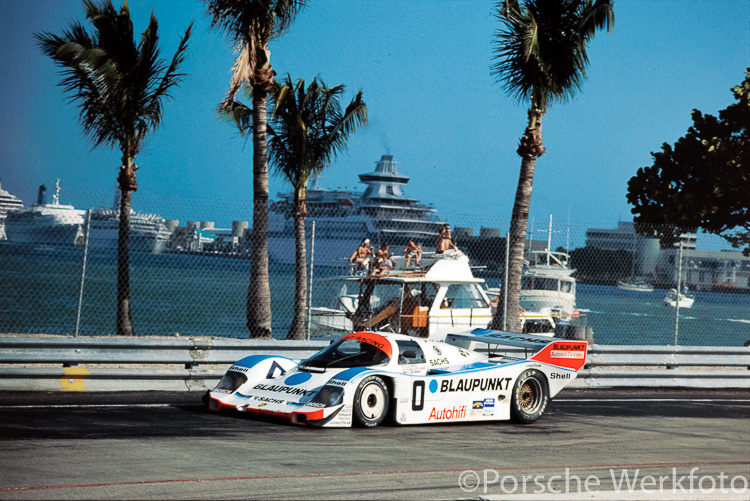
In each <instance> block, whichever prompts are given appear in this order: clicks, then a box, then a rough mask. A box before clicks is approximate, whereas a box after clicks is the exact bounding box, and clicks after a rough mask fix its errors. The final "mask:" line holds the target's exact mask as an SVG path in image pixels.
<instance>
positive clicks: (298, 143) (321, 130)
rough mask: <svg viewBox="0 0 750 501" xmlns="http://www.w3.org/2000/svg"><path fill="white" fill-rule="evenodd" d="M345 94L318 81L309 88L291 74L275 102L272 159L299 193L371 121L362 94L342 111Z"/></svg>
mask: <svg viewBox="0 0 750 501" xmlns="http://www.w3.org/2000/svg"><path fill="white" fill-rule="evenodd" d="M343 91H344V86H343V85H339V86H335V87H330V88H329V87H326V85H325V83H324V82H323V81H322V80H319V79H318V78H315V79H313V80H312V82H310V84H309V85H306V83H305V81H304V80H302V79H298V80H297V81H296V82H292V79H291V77H289V75H287V76H286V78H285V79H284V80H283V81H282V82H280V86H279V88H278V90H277V91H276V93H275V94H274V96H273V98H272V100H271V104H270V109H271V118H270V119H269V125H271V126H272V128H273V132H272V133H270V134H269V136H270V137H269V141H268V149H269V160H270V163H271V165H272V167H273V169H274V171H275V172H276V173H277V174H280V175H282V176H284V177H285V178H286V179H287V180H288V181H289V182H290V183H291V184H292V186H294V187H295V189H299V188H300V187H301V186H303V185H306V183H307V181H308V180H309V178H310V175H311V174H312V173H313V172H319V171H321V170H323V169H324V168H325V167H326V166H327V165H328V164H329V163H330V161H331V160H332V158H334V157H335V156H337V155H338V154H339V153H341V152H342V151H344V150H345V148H346V143H347V140H348V137H349V135H350V134H351V133H353V132H354V131H355V130H356V129H357V128H358V127H359V126H362V125H366V123H367V107H366V105H365V103H364V101H363V99H362V91H359V93H358V94H357V96H356V97H355V98H354V99H353V100H352V102H351V103H350V104H349V105H348V106H347V108H346V111H344V112H342V110H341V103H340V97H341V95H342V93H343Z"/></svg>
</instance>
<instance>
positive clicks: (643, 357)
mask: <svg viewBox="0 0 750 501" xmlns="http://www.w3.org/2000/svg"><path fill="white" fill-rule="evenodd" d="M328 344H329V342H328V341H275V340H274V341H254V340H242V339H215V338H207V337H191V338H179V337H176V338H112V337H108V338H93V337H84V338H71V337H40V338H28V337H0V391H132V390H142V391H148V390H152V391H157V390H158V391H205V390H206V389H208V388H212V387H213V386H214V385H216V383H217V382H218V381H219V379H220V378H221V376H223V374H224V372H225V371H226V369H227V367H228V366H229V365H231V364H232V363H233V362H235V361H237V360H239V359H241V358H243V357H245V356H248V355H250V354H253V353H269V354H277V355H281V356H286V357H289V358H306V357H308V356H309V355H312V354H313V353H315V352H317V351H319V350H320V349H322V348H323V347H325V346H327V345H328ZM508 351H509V352H512V351H514V350H508ZM748 369H750V348H747V347H745V348H743V347H737V348H735V347H705V346H697V347H691V346H604V345H591V346H590V348H589V355H588V360H587V364H586V367H585V368H584V369H583V370H581V371H580V372H579V376H578V378H577V379H576V380H575V381H573V382H572V384H571V386H570V387H571V388H607V387H661V388H665V387H672V388H678V387H686V388H750V370H748Z"/></svg>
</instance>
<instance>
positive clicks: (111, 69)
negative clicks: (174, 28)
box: [35, 0, 192, 154]
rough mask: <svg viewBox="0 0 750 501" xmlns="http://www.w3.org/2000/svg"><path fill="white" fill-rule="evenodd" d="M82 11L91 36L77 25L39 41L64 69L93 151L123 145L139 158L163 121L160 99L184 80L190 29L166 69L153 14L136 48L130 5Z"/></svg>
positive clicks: (90, 6)
mask: <svg viewBox="0 0 750 501" xmlns="http://www.w3.org/2000/svg"><path fill="white" fill-rule="evenodd" d="M84 9H85V12H86V18H87V19H88V20H89V22H90V23H91V25H92V26H93V32H92V33H88V32H87V31H86V29H85V28H84V26H83V25H81V24H80V23H73V24H71V25H70V26H69V28H68V29H67V30H64V31H63V32H62V34H61V35H59V36H58V35H53V34H51V33H48V32H42V33H40V34H37V35H35V36H36V39H37V43H38V45H39V47H40V49H41V50H42V52H43V53H44V54H46V55H47V56H49V57H50V58H52V60H53V61H54V62H55V63H56V64H57V65H58V66H60V67H61V68H62V70H61V76H62V79H61V80H60V82H59V85H60V86H62V87H63V89H64V91H65V93H66V94H67V99H68V100H70V101H72V102H73V103H75V104H76V106H77V107H78V109H79V112H80V114H79V121H80V123H81V127H82V130H83V132H84V134H86V135H87V136H89V138H90V139H91V142H92V143H93V147H94V148H96V147H98V146H101V145H107V146H109V147H115V146H120V148H121V149H123V148H127V149H128V151H129V152H130V154H135V153H137V151H138V150H139V149H140V147H141V145H142V143H143V141H144V140H145V138H146V137H147V136H148V134H149V133H150V132H152V131H153V130H155V128H156V127H157V126H158V125H159V123H161V117H162V107H161V106H162V104H161V102H162V99H163V98H164V97H169V90H170V89H171V88H172V87H173V86H174V85H177V84H178V83H179V81H180V79H181V77H182V76H183V75H182V74H180V73H178V72H177V70H178V68H179V66H180V65H181V64H182V62H183V61H184V55H185V51H186V49H187V41H188V38H189V35H190V31H191V27H188V30H187V31H186V33H185V36H184V37H183V38H182V40H181V41H180V44H179V47H178V49H177V52H176V54H175V56H174V57H173V58H172V62H171V64H170V65H169V66H168V67H167V66H166V64H165V63H164V61H163V60H162V59H161V58H160V57H159V49H158V40H159V38H158V22H157V20H156V18H155V17H154V16H153V15H152V16H151V19H150V22H149V25H148V27H147V28H146V30H145V31H144V32H143V34H142V35H141V38H140V43H139V44H138V45H136V43H135V40H134V36H133V23H132V19H131V18H130V11H129V9H128V6H127V3H124V4H123V5H122V7H121V8H120V9H119V11H118V10H117V9H115V7H114V5H113V4H112V2H111V1H110V0H104V1H102V2H99V3H97V2H95V1H93V0H85V1H84ZM191 26H192V25H191Z"/></svg>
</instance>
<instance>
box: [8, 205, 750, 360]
mask: <svg viewBox="0 0 750 501" xmlns="http://www.w3.org/2000/svg"><path fill="white" fill-rule="evenodd" d="M345 195H346V194H345V193H343V192H342V194H341V196H340V197H338V198H336V197H334V199H335V200H336V203H335V204H333V205H331V206H329V207H323V206H319V207H317V208H315V210H311V211H310V217H309V218H308V220H307V222H306V235H307V242H306V243H307V256H308V259H309V260H310V263H309V265H308V276H309V277H310V280H309V282H308V286H309V295H310V297H309V305H308V306H309V308H308V309H309V317H308V320H309V326H310V329H309V334H310V335H311V336H312V337H324V336H330V335H335V334H336V333H337V332H338V333H340V332H342V330H346V329H351V328H352V327H353V326H354V325H356V326H362V325H364V324H362V323H359V324H357V323H355V324H352V321H353V319H355V317H357V315H359V314H362V313H363V312H364V309H363V308H360V307H359V303H360V301H367V305H368V306H370V307H373V308H371V309H370V310H369V311H368V312H367V314H368V315H369V316H368V317H367V319H366V322H369V323H367V325H368V326H373V327H384V328H386V329H391V330H400V331H402V332H411V333H413V334H414V333H416V334H417V335H425V334H426V333H427V332H428V331H429V332H433V331H430V330H429V329H432V328H433V327H434V328H438V327H439V328H440V329H443V328H445V329H463V328H473V327H484V326H486V325H487V324H488V323H489V320H490V319H491V315H492V312H493V311H494V310H495V308H497V307H502V305H503V301H502V298H501V297H500V296H499V295H498V290H499V287H500V284H501V280H502V277H503V273H504V265H505V259H506V256H505V235H504V232H505V231H506V230H505V228H507V227H508V226H507V221H498V220H497V219H492V218H490V217H487V216H476V215H452V216H450V217H443V216H437V215H436V213H435V212H434V211H432V209H431V208H427V207H423V209H424V210H422V211H421V212H419V213H415V212H414V211H413V210H412V211H411V212H410V213H408V214H407V213H403V212H402V213H397V214H395V215H394V214H393V213H392V212H391V213H389V212H388V211H387V210H385V209H384V208H382V207H381V208H378V209H377V210H375V209H373V210H370V211H369V212H367V213H366V214H365V212H366V211H363V210H362V209H361V208H360V209H359V210H355V208H353V206H352V205H350V204H351V203H352V201H351V200H349V199H348V198H347V196H345ZM57 202H58V203H57V204H54V203H52V204H50V203H47V204H41V205H38V206H36V207H35V208H26V209H24V210H23V211H16V212H10V213H9V214H8V216H7V219H5V221H4V228H3V232H2V233H0V236H2V238H3V239H2V240H0V332H1V333H3V334H6V335H7V334H24V333H44V334H60V335H71V334H76V335H80V336H92V335H112V334H113V333H114V330H115V315H116V309H117V305H116V295H117V292H116V288H117V276H116V273H117V258H116V245H117V228H118V218H117V211H116V210H113V209H97V210H93V211H89V212H88V213H87V212H86V211H81V210H77V209H74V208H73V207H72V206H66V205H61V204H60V203H59V200H57ZM149 202H156V200H155V199H153V200H149V199H148V198H147V197H140V196H139V197H138V199H137V202H135V203H136V204H140V206H148V203H149ZM284 203H285V202H283V201H282V202H278V203H276V204H273V205H272V206H271V212H270V217H269V255H270V258H271V272H270V283H271V295H272V305H271V306H272V311H273V327H274V336H275V337H278V338H284V337H285V336H286V332H287V329H288V328H289V325H290V322H291V318H292V307H293V298H294V291H295V279H294V245H295V243H294V236H293V235H294V233H293V221H292V220H291V219H290V218H289V214H290V211H289V210H288V206H285V205H284ZM192 206H194V207H203V206H205V207H208V206H212V207H213V208H214V209H215V208H216V204H213V205H212V204H211V203H209V202H208V201H202V202H201V203H196V204H192ZM219 209H220V210H221V212H222V213H226V214H236V215H244V216H238V217H237V219H241V218H242V217H244V218H245V221H241V220H239V221H235V222H233V223H227V224H226V227H225V228H218V227H217V226H216V224H214V223H211V222H205V221H204V222H201V221H198V220H197V219H196V220H195V221H193V222H189V221H185V222H179V221H176V220H168V219H163V218H162V217H160V216H157V215H153V214H151V215H149V214H141V213H138V212H136V213H134V214H133V215H132V216H131V234H130V238H131V261H130V283H131V305H132V312H133V323H134V328H135V332H136V333H137V334H138V335H142V336H152V335H159V336H163V335H181V336H219V337H237V338H243V337H247V335H248V333H247V329H246V327H245V308H246V304H245V302H246V297H247V288H248V282H249V279H250V261H249V250H250V243H251V234H252V230H251V229H250V228H249V224H248V222H247V220H248V219H250V214H251V206H250V204H249V203H247V204H241V205H240V204H236V205H231V206H230V205H229V204H227V205H226V206H224V207H219ZM157 210H163V211H164V212H162V213H167V212H166V211H168V210H169V208H167V209H164V208H163V207H162V209H157ZM183 213H184V212H183ZM448 222H449V223H451V232H452V235H451V238H452V242H453V243H454V244H455V245H456V247H457V248H458V249H459V251H460V255H465V256H466V257H467V258H468V266H470V268H467V269H468V270H470V271H469V272H468V275H467V274H466V271H467V269H459V268H454V271H453V272H450V271H444V272H441V273H442V275H440V276H439V277H438V276H437V275H436V274H434V276H433V275H430V270H431V269H432V270H437V269H438V268H435V267H432V266H433V265H434V263H436V262H439V261H441V259H442V261H445V260H449V261H450V259H453V261H455V262H456V263H458V262H459V261H461V260H460V259H456V255H454V251H453V249H449V251H448V252H447V253H446V254H443V255H436V254H434V251H435V237H436V236H437V234H438V233H439V232H440V230H441V228H442V227H443V225H444V224H445V223H448ZM613 226H614V225H613ZM87 233H88V238H86V234H87ZM528 234H529V239H528V240H527V250H528V251H529V253H528V255H527V257H528V259H529V260H530V265H531V267H530V268H527V273H526V276H525V277H524V287H523V291H524V292H523V293H522V294H527V296H525V299H524V297H523V296H522V306H523V307H524V310H523V314H524V315H525V316H526V320H525V321H526V322H527V323H528V326H529V327H528V328H527V331H528V332H539V331H538V330H536V331H535V330H534V329H535V328H534V327H532V326H533V325H539V323H541V324H544V322H545V319H547V318H551V322H552V323H553V324H558V325H566V324H574V325H584V326H586V327H588V328H589V329H590V331H591V332H592V333H593V339H594V342H596V343H598V344H653V345H669V344H684V345H725V346H742V345H743V344H745V342H747V341H748V340H750V283H749V280H750V258H747V257H744V256H743V255H742V253H741V252H739V251H737V250H726V249H727V248H728V245H726V244H723V243H722V242H721V241H720V240H718V239H716V238H711V237H708V236H705V235H703V234H698V235H697V236H696V235H695V234H687V235H682V236H681V237H679V238H678V239H677V242H678V243H679V242H681V248H680V245H671V246H664V245H662V244H661V243H660V241H659V240H658V239H657V238H649V237H644V236H642V235H638V234H636V233H635V231H634V228H633V225H632V223H619V224H617V225H616V226H614V227H611V228H604V229H597V228H593V227H591V226H590V225H587V224H585V223H567V222H566V223H554V224H552V222H551V221H546V220H545V221H544V222H540V221H539V220H536V221H530V224H529V229H528ZM364 239H369V240H370V244H371V245H372V246H373V247H374V249H375V251H377V250H378V249H379V248H381V247H382V246H383V245H384V244H389V245H390V247H389V249H388V253H389V254H393V255H394V259H393V262H394V264H395V268H396V269H395V270H390V269H384V270H380V271H377V268H376V269H372V268H370V265H365V267H364V268H363V269H360V270H357V269H356V265H353V264H351V263H350V257H351V256H352V254H353V253H355V251H356V250H357V248H358V246H359V245H360V243H361V242H362V241H363V240H364ZM409 240H412V242H413V243H414V244H417V245H419V246H420V247H421V249H422V252H421V255H420V256H419V260H418V257H417V253H416V252H415V253H413V254H412V256H411V259H410V262H409V267H408V268H407V267H405V265H406V255H405V253H404V251H405V249H406V247H407V245H408V244H409ZM548 248H549V249H550V250H551V251H553V252H554V253H555V254H554V255H553V256H552V257H550V255H549V254H548V253H547V252H546V251H547V250H548ZM550 259H551V260H550ZM418 261H419V262H418ZM534 264H536V265H537V270H536V272H535V273H536V274H534V273H529V271H528V270H533V268H534ZM417 265H418V266H417ZM386 266H387V265H386ZM435 266H437V265H435ZM441 266H442V265H441ZM456 266H458V265H456ZM431 267H432V268H431ZM545 267H546V268H545ZM545 269H546V271H545ZM446 270H447V268H446ZM572 270H575V271H572ZM371 273H377V274H378V278H377V280H376V281H377V282H378V284H391V285H394V284H396V285H395V286H394V287H391V291H390V292H382V293H381V292H379V289H377V290H376V289H372V290H370V291H369V293H368V290H367V287H366V285H367V284H368V283H370V281H368V280H369V279H367V277H368V276H369V274H371ZM435 273H437V272H435ZM451 273H453V274H451ZM545 273H548V275H545ZM561 274H562V276H564V277H568V279H564V280H560V279H559V278H558V279H555V277H556V276H557V277H559V276H561ZM531 275H534V276H533V277H532V276H531ZM399 277H400V278H399ZM425 277H426V278H425ZM436 277H437V278H436ZM474 278H481V279H483V280H484V282H483V283H481V284H475V285H472V284H473V283H474V281H473V279H474ZM399 280H400V282H399ZM678 283H679V289H681V290H680V293H682V294H684V296H683V297H680V298H679V299H680V307H679V308H677V307H676V306H672V305H669V304H668V303H669V302H670V299H669V297H668V296H669V295H670V290H671V289H677V288H678ZM399 284H400V285H399ZM404 284H407V287H406V288H404V287H403V285H404ZM441 287H442V289H441ZM476 287H481V291H480V292H477V289H476ZM430 288H432V289H431V290H430ZM383 290H385V289H383ZM441 291H442V292H441ZM534 291H536V292H537V293H538V294H537V296H545V295H546V296H545V297H546V300H547V302H546V303H545V302H544V301H541V300H540V299H539V297H534V295H533V292H534ZM363 294H369V295H367V296H363ZM404 294H411V295H410V296H409V297H405V296H404ZM529 294H530V295H529ZM395 297H398V298H399V300H400V301H401V303H400V306H399V307H398V308H399V313H400V314H401V315H402V317H401V319H400V320H397V321H396V322H393V321H392V319H391V322H390V323H389V324H387V325H386V324H380V325H378V323H377V322H374V323H373V321H374V320H375V317H376V316H377V315H378V313H379V312H378V311H377V310H378V307H379V308H383V307H384V306H385V305H386V304H388V300H389V298H395ZM550 297H552V299H550ZM406 299H413V300H417V303H414V304H412V305H410V306H409V308H408V311H407V310H405V309H404V308H405V307H404V304H406V303H405V302H404V301H405V300H406ZM487 299H489V300H490V301H492V303H491V304H488V303H487ZM438 300H440V301H441V304H440V305H438V304H437V302H435V303H434V304H435V306H434V308H433V306H432V303H430V301H438ZM571 300H572V301H573V304H572V306H571V305H570V301H571ZM535 301H536V302H535ZM555 301H557V302H558V303H554V302H555ZM566 302H567V303H566ZM415 305H416V306H415ZM446 305H447V306H446ZM566 305H567V306H566ZM545 308H546V309H545ZM566 308H568V309H569V310H570V311H565V310H566ZM391 313H393V312H391ZM536 317H538V318H537V320H539V319H541V320H540V321H539V322H537V323H536V324H535V323H534V322H533V321H532V320H533V319H535V318H536ZM383 318H385V317H383ZM355 320H356V319H355ZM360 320H361V319H360ZM547 328H549V325H547Z"/></svg>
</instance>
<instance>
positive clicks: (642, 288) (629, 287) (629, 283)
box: [617, 233, 654, 292]
mask: <svg viewBox="0 0 750 501" xmlns="http://www.w3.org/2000/svg"><path fill="white" fill-rule="evenodd" d="M635 242H636V234H635V233H633V259H631V260H630V277H629V278H626V279H625V280H619V281H618V282H617V288H618V289H620V290H623V291H633V292H653V291H654V286H653V285H651V284H650V283H648V282H646V281H645V280H642V279H640V278H637V277H636V276H635V257H636V254H637V250H636V245H635Z"/></svg>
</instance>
